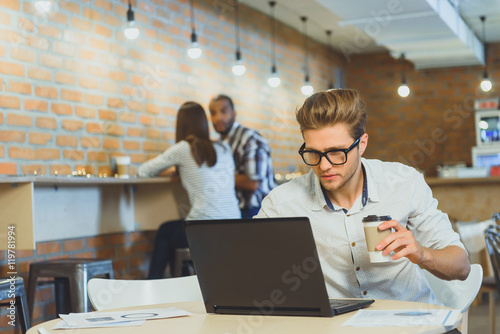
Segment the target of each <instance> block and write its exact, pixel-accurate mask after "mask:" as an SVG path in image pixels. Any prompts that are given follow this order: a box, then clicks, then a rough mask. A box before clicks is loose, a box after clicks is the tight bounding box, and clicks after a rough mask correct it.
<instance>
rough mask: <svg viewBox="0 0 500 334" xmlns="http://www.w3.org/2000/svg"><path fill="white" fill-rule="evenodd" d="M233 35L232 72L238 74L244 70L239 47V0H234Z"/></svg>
mask: <svg viewBox="0 0 500 334" xmlns="http://www.w3.org/2000/svg"><path fill="white" fill-rule="evenodd" d="M234 37H235V40H236V62H235V63H234V65H233V74H234V75H237V76H240V75H243V74H244V73H245V71H246V67H245V65H243V63H242V61H241V49H240V13H239V2H238V0H235V6H234Z"/></svg>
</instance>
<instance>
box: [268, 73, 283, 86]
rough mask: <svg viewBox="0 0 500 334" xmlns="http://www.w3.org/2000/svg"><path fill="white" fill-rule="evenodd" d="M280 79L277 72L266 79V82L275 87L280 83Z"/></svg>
mask: <svg viewBox="0 0 500 334" xmlns="http://www.w3.org/2000/svg"><path fill="white" fill-rule="evenodd" d="M280 83H281V80H280V78H279V77H278V75H277V74H273V75H272V76H271V77H270V78H269V79H267V84H268V85H269V86H271V87H273V88H276V87H278V86H279V85H280Z"/></svg>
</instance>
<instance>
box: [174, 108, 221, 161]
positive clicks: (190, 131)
mask: <svg viewBox="0 0 500 334" xmlns="http://www.w3.org/2000/svg"><path fill="white" fill-rule="evenodd" d="M181 140H185V141H187V142H188V143H189V146H190V147H191V154H192V155H193V158H194V160H195V161H196V163H197V164H198V166H201V165H202V164H203V163H204V162H206V163H207V166H208V167H212V166H213V165H215V163H216V162H217V154H216V153H215V149H214V146H213V143H212V141H211V140H210V138H209V135H208V120H207V115H206V114H205V110H204V109H203V107H202V106H201V105H199V104H198V103H196V102H186V103H184V104H183V105H182V106H181V107H180V109H179V111H178V112H177V127H176V130H175V142H176V143H178V142H180V141H181Z"/></svg>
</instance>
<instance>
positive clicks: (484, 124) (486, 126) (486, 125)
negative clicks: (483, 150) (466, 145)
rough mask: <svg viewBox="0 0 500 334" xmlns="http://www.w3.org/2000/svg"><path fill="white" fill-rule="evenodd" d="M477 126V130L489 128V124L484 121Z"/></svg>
mask: <svg viewBox="0 0 500 334" xmlns="http://www.w3.org/2000/svg"><path fill="white" fill-rule="evenodd" d="M478 125H479V128H480V129H483V130H487V129H488V127H489V124H488V122H486V121H480V122H479V124H478Z"/></svg>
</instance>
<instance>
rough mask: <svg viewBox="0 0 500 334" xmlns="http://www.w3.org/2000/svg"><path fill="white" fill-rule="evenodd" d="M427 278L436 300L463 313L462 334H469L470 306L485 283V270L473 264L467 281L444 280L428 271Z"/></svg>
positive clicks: (425, 273) (425, 271) (425, 272)
mask: <svg viewBox="0 0 500 334" xmlns="http://www.w3.org/2000/svg"><path fill="white" fill-rule="evenodd" d="M423 272H424V275H425V278H427V281H428V282H429V285H430V286H431V289H432V291H433V292H434V294H435V295H436V298H437V300H438V301H439V302H441V303H442V304H443V305H444V306H447V307H451V308H453V309H455V310H459V311H460V312H461V313H462V334H467V326H468V316H469V306H470V304H471V303H472V302H473V301H474V298H476V296H477V293H478V292H479V288H481V284H482V282H483V268H482V267H481V265H479V264H477V263H476V264H472V265H471V270H470V273H469V276H468V277H467V279H466V280H464V281H460V280H452V281H446V280H442V279H440V278H438V277H436V276H434V275H433V274H431V273H430V272H428V271H427V270H424V271H423Z"/></svg>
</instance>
